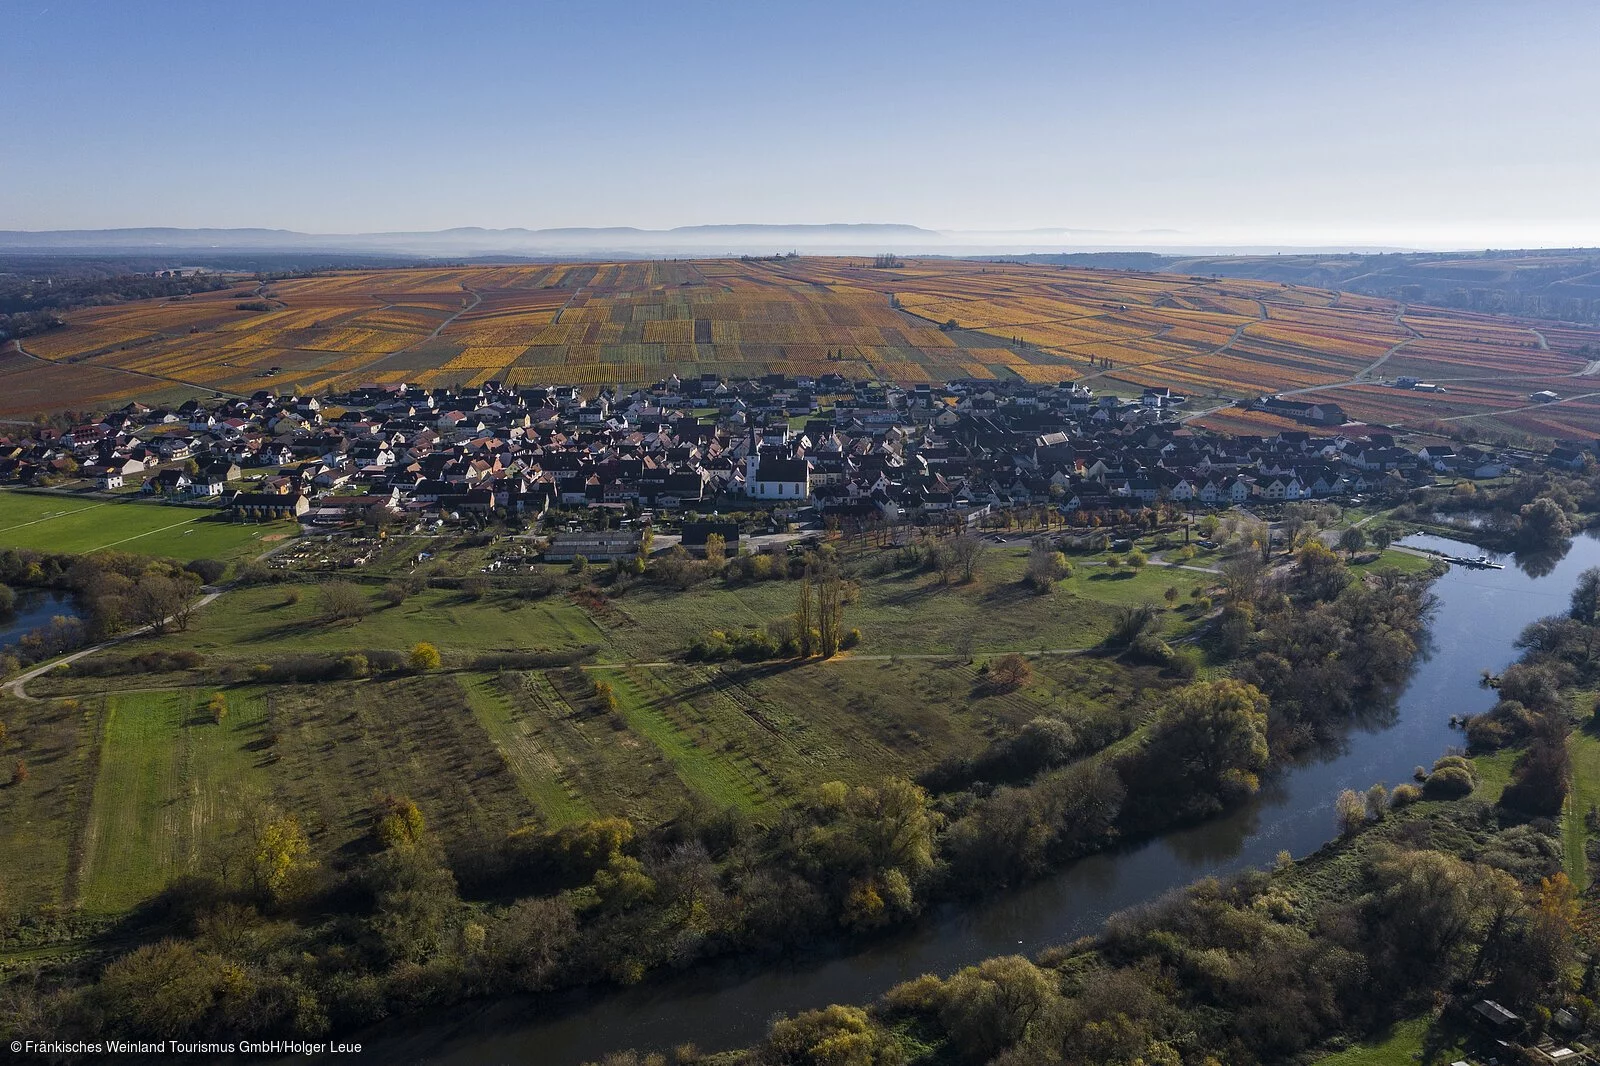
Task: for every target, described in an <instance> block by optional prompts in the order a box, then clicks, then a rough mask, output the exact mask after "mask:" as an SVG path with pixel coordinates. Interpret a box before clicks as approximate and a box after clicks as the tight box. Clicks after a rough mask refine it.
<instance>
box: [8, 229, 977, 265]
mask: <svg viewBox="0 0 1600 1066" xmlns="http://www.w3.org/2000/svg"><path fill="white" fill-rule="evenodd" d="M934 247H940V248H948V249H955V248H957V247H959V245H957V244H956V243H954V242H952V241H951V240H950V239H949V238H947V237H945V236H944V235H943V234H940V233H937V232H935V231H933V230H926V229H921V228H919V227H917V226H903V225H879V224H843V223H841V224H830V225H795V226H788V225H717V226H680V227H678V228H676V229H668V230H645V229H634V228H632V227H627V226H616V227H604V228H563V229H538V230H531V229H480V228H477V227H461V228H457V229H447V230H435V231H430V232H399V233H297V232H295V231H293V230H275V229H176V228H165V227H157V228H147V229H105V230H39V231H29V230H0V253H12V254H24V253H26V254H48V253H56V254H108V253H121V254H155V253H162V252H165V253H173V252H182V251H193V252H206V253H211V254H217V253H224V252H262V251H273V252H341V253H358V254H359V253H379V254H388V255H409V256H491V255H507V256H519V257H521V256H551V255H562V256H597V255H605V256H622V257H642V256H663V255H679V254H681V255H747V254H749V255H773V254H776V253H780V252H788V251H800V252H813V253H832V254H843V255H871V254H875V253H879V252H905V251H909V250H912V249H926V248H934Z"/></svg>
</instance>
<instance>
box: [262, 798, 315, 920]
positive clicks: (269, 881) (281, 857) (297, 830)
mask: <svg viewBox="0 0 1600 1066" xmlns="http://www.w3.org/2000/svg"><path fill="white" fill-rule="evenodd" d="M246 832H247V833H248V841H249V852H248V856H247V857H248V864H247V866H246V871H245V872H246V876H247V877H248V879H249V882H250V887H251V889H253V890H254V891H255V892H257V893H260V894H261V895H263V896H265V897H267V898H268V899H272V900H276V899H279V898H282V897H283V896H284V895H286V894H287V893H288V891H289V890H290V888H291V887H292V885H293V883H294V880H295V878H296V877H297V876H298V875H300V874H302V873H304V872H305V871H307V870H309V869H311V868H312V867H313V866H314V865H315V863H314V862H313V860H312V859H311V842H310V840H308V839H307V837H306V833H305V830H304V829H302V828H301V827H300V819H298V818H296V817H295V816H294V815H293V814H282V813H279V812H275V811H267V812H264V813H262V814H261V815H259V816H257V817H256V818H254V819H253V820H252V824H247V826H246Z"/></svg>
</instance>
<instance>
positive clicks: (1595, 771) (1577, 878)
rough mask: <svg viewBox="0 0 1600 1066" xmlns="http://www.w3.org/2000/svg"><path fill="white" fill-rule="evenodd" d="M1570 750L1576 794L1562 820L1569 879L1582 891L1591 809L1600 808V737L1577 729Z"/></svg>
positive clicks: (1586, 871)
mask: <svg viewBox="0 0 1600 1066" xmlns="http://www.w3.org/2000/svg"><path fill="white" fill-rule="evenodd" d="M1567 750H1568V751H1569V752H1570V753H1571V755H1572V791H1571V792H1570V793H1569V794H1568V796H1567V809H1566V813H1565V815H1564V816H1563V818H1562V820H1561V839H1562V844H1563V845H1564V847H1563V858H1564V860H1565V862H1566V866H1567V877H1568V878H1570V879H1571V880H1572V883H1573V884H1574V885H1576V886H1577V887H1578V891H1579V892H1582V891H1583V890H1584V889H1586V888H1588V887H1589V860H1588V857H1587V851H1586V848H1587V845H1588V843H1589V827H1588V824H1587V822H1588V814H1589V811H1590V809H1591V808H1594V807H1600V736H1597V735H1596V733H1595V731H1594V730H1593V728H1592V727H1590V726H1588V725H1585V726H1584V727H1581V728H1578V729H1574V730H1573V731H1572V733H1571V735H1570V736H1568V738H1567Z"/></svg>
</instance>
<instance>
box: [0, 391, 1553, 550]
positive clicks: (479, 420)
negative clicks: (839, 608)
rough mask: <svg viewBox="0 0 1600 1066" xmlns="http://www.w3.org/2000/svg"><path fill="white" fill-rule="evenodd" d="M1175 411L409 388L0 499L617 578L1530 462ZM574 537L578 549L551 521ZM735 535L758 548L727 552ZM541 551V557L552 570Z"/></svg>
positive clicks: (131, 417)
mask: <svg viewBox="0 0 1600 1066" xmlns="http://www.w3.org/2000/svg"><path fill="white" fill-rule="evenodd" d="M1185 405H1186V398H1185V397H1183V396H1179V395H1175V394H1173V393H1172V392H1171V391H1170V390H1168V389H1147V390H1145V392H1144V393H1143V395H1141V396H1138V397H1118V396H1113V395H1108V394H1101V395H1096V394H1095V393H1094V392H1093V391H1091V390H1090V389H1088V388H1085V387H1084V386H1082V385H1078V384H1072V383H1062V384H1059V385H1037V384H1029V383H1025V382H1020V381H1017V382H996V381H976V380H958V381H951V382H948V383H945V384H943V385H926V384H923V385H916V386H913V387H909V388H902V387H899V386H896V385H893V384H887V383H883V382H879V381H856V382H852V381H847V380H845V379H844V378H842V377H840V376H838V375H823V376H821V377H819V378H810V377H785V376H783V375H769V376H766V377H763V378H760V379H746V380H725V379H723V378H722V377H720V376H718V375H715V374H706V375H703V376H701V377H699V378H691V379H688V380H681V379H679V378H678V377H676V376H673V377H668V378H667V379H665V380H664V381H661V382H658V383H657V384H655V385H654V386H652V387H649V388H641V389H637V390H635V391H632V392H625V393H624V392H620V391H613V390H611V389H601V390H599V391H598V392H597V393H595V394H592V395H587V396H586V395H585V394H584V392H583V391H582V390H580V389H579V388H577V387H575V386H570V385H561V386H543V387H526V386H525V387H516V386H510V385H503V384H501V383H498V382H493V381H491V382H488V383H486V384H484V385H482V386H473V387H456V388H433V389H426V388H422V387H419V386H415V385H406V384H392V385H368V386H363V387H360V388H356V389H353V390H351V391H348V392H343V393H339V394H335V395H329V396H324V397H317V396H311V395H278V394H276V393H274V392H272V391H270V390H261V391H258V392H256V393H255V394H254V395H253V396H251V397H249V398H248V399H243V398H239V399H230V398H226V397H214V398H212V399H211V400H209V401H205V402H202V401H199V400H190V401H188V402H185V403H183V404H182V405H180V406H177V407H173V408H162V407H151V406H147V405H145V404H141V403H131V404H128V405H127V406H125V407H123V408H122V409H120V410H117V411H115V412H112V413H111V414H109V415H107V416H106V417H104V418H103V419H101V420H99V421H96V422H91V423H87V424H82V425H75V426H71V427H70V428H59V427H56V428H52V427H48V426H45V425H43V424H40V425H37V426H35V427H34V428H33V429H32V430H31V432H29V433H27V434H25V435H18V436H14V437H12V438H10V439H7V440H5V441H4V443H3V447H0V481H3V482H5V483H9V484H15V485H21V486H51V485H53V486H57V487H61V488H77V489H79V490H80V491H85V492H98V493H102V494H117V495H127V496H133V495H142V496H145V497H154V498H158V499H164V500H167V501H172V502H184V503H190V504H194V505H198V506H207V507H214V508H217V509H220V510H221V511H223V512H225V513H226V514H227V515H228V516H229V517H230V518H231V519H233V520H237V521H248V522H258V521H273V520H284V519H294V520H297V521H298V522H299V523H300V525H301V526H302V528H303V529H305V530H306V531H308V532H318V533H333V532H337V531H340V530H363V529H364V530H367V531H374V530H380V529H383V528H386V527H388V526H389V525H391V524H395V523H400V522H409V523H412V524H413V525H418V526H420V525H421V524H424V523H432V524H435V525H438V526H443V525H445V524H452V523H462V524H467V525H469V526H470V525H473V524H477V525H482V524H483V523H484V522H486V521H487V520H489V519H490V518H491V517H500V518H503V519H506V520H508V521H511V522H513V523H515V524H516V525H517V526H518V527H519V528H526V527H527V526H529V525H530V524H532V525H534V526H535V527H537V526H538V525H539V523H541V521H542V520H545V519H546V518H547V516H550V515H551V514H552V513H561V514H563V515H564V516H566V517H565V519H564V521H565V522H566V526H567V531H568V532H569V533H572V534H573V535H575V536H577V535H579V534H580V532H581V536H582V538H587V539H583V540H582V543H581V545H579V547H573V546H572V545H570V544H569V545H568V546H567V550H566V557H571V556H572V555H573V554H576V553H578V552H579V551H580V550H582V552H583V554H585V555H587V556H588V557H589V558H596V557H599V558H616V557H619V556H624V555H628V554H631V553H632V552H633V551H635V550H636V549H637V544H638V538H637V535H636V534H635V535H634V536H633V537H631V538H630V537H629V536H628V535H620V536H617V537H612V538H609V539H608V538H604V537H599V538H597V537H596V536H595V534H594V530H596V529H598V530H606V529H613V528H623V527H628V528H633V529H637V528H639V526H640V525H642V524H648V523H650V522H651V521H655V522H656V523H657V524H661V523H662V522H664V521H666V522H669V523H670V519H671V517H672V516H684V515H694V516H700V515H709V514H713V513H726V512H730V511H732V512H752V511H761V512H765V513H767V514H769V516H770V526H771V528H770V530H769V532H770V531H776V530H777V529H778V528H779V527H780V525H786V524H790V523H794V522H806V523H810V524H812V525H814V526H816V527H819V528H820V527H821V526H822V525H827V526H828V527H829V528H834V529H840V528H843V529H846V530H852V529H854V530H860V529H863V528H867V527H872V526H879V525H882V524H890V525H897V524H903V523H913V524H922V525H929V524H936V525H943V526H949V527H954V526H956V525H957V524H958V523H965V524H966V525H968V526H975V525H978V524H980V523H982V522H984V521H985V520H986V519H991V518H992V517H993V516H997V515H1001V514H1004V513H1007V512H1012V511H1015V510H1017V509H1023V508H1035V509H1044V510H1046V511H1048V512H1049V513H1050V514H1051V515H1052V516H1054V517H1056V518H1057V519H1058V520H1060V521H1062V522H1063V523H1065V524H1095V525H1098V524H1100V520H1099V516H1101V515H1106V514H1109V513H1117V512H1120V513H1127V512H1129V511H1138V510H1140V509H1142V508H1147V507H1154V506H1156V505H1158V504H1165V505H1170V506H1172V507H1177V508H1183V509H1188V510H1191V511H1192V510H1196V509H1199V508H1222V507H1229V506H1263V505H1270V504H1280V503H1284V502H1290V501H1299V500H1320V499H1336V500H1346V501H1348V500H1349V499H1351V498H1360V497H1363V496H1393V495H1395V494H1397V493H1402V492H1405V491H1407V490H1409V489H1411V488H1414V487H1417V486H1424V485H1431V484H1434V483H1435V480H1436V479H1437V478H1440V477H1445V478H1451V479H1457V478H1459V479H1488V478H1496V477H1501V476H1504V475H1506V474H1508V473H1510V472H1513V471H1514V470H1515V469H1516V468H1517V467H1518V465H1519V464H1524V465H1525V464H1527V463H1529V462H1532V461H1543V462H1548V463H1549V464H1550V465H1552V466H1560V467H1567V468H1572V469H1577V468H1580V467H1581V466H1582V465H1583V462H1584V452H1583V451H1582V450H1579V449H1577V448H1573V447H1564V448H1556V449H1554V450H1553V451H1551V452H1550V453H1548V454H1545V455H1539V454H1534V453H1528V452H1515V451H1512V450H1510V449H1505V448H1501V449H1492V448H1483V447H1474V446H1469V445H1467V444H1465V443H1459V444H1449V443H1440V442H1439V441H1438V440H1437V439H1432V438H1430V442H1429V443H1425V444H1422V445H1420V446H1416V445H1415V444H1412V445H1411V446H1408V445H1407V443H1406V441H1407V439H1408V438H1406V437H1404V436H1403V435H1401V434H1399V433H1397V432H1395V431H1391V429H1390V428H1389V427H1384V426H1370V425H1360V424H1353V423H1347V422H1345V421H1344V417H1343V413H1342V412H1340V411H1338V410H1337V408H1336V407H1335V406H1334V405H1326V404H1325V405H1318V404H1311V403H1306V402H1296V401H1292V400H1283V399H1276V398H1272V397H1267V398H1263V399H1262V400H1260V401H1256V403H1255V404H1254V406H1256V407H1258V408H1260V409H1264V410H1270V411H1274V412H1276V413H1279V414H1281V415H1284V416H1286V417H1289V418H1294V419H1295V420H1297V421H1298V422H1301V423H1304V424H1305V425H1306V426H1307V428H1305V429H1294V430H1283V431H1280V432H1278V433H1276V434H1275V435H1272V436H1265V435H1258V436H1234V437H1229V436H1224V435H1221V434H1217V433H1212V432H1209V431H1206V430H1203V429H1200V428H1197V427H1193V426H1190V425H1188V424H1186V423H1185V421H1184V417H1183V415H1184V412H1185V409H1186V408H1185ZM574 516H577V517H579V518H581V519H582V520H583V521H582V522H581V526H582V529H581V531H580V528H579V525H574V524H573V517H574ZM745 532H748V533H758V532H761V531H760V530H755V529H749V530H745ZM560 548H561V545H560V543H559V541H558V543H556V544H553V545H552V546H551V550H552V559H556V558H559V557H560V556H559V555H558V554H556V553H558V552H559V551H560Z"/></svg>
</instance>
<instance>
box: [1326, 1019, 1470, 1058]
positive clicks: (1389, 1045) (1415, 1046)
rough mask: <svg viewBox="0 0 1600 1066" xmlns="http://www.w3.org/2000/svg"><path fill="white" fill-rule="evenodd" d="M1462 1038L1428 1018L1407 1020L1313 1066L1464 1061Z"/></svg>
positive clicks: (1328, 1056) (1327, 1056)
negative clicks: (1380, 1034)
mask: <svg viewBox="0 0 1600 1066" xmlns="http://www.w3.org/2000/svg"><path fill="white" fill-rule="evenodd" d="M1464 1046H1465V1045H1464V1041H1463V1039H1462V1034H1460V1033H1458V1032H1456V1031H1454V1030H1453V1029H1449V1028H1446V1027H1442V1026H1441V1025H1440V1024H1439V1023H1438V1022H1436V1021H1435V1020H1434V1019H1433V1018H1430V1017H1422V1018H1408V1019H1406V1020H1405V1021H1403V1022H1397V1023H1395V1024H1394V1025H1392V1026H1390V1027H1389V1030H1388V1032H1386V1033H1384V1034H1383V1035H1382V1036H1379V1037H1376V1038H1374V1039H1372V1040H1370V1041H1365V1042H1363V1043H1360V1044H1357V1045H1355V1046H1354V1047H1351V1048H1347V1049H1346V1050H1344V1051H1340V1052H1337V1053H1336V1054H1333V1055H1325V1056H1323V1057H1322V1058H1320V1059H1318V1060H1317V1061H1316V1066H1418V1064H1421V1066H1433V1064H1436V1063H1448V1062H1455V1061H1457V1060H1459V1059H1461V1058H1463V1057H1465V1055H1466V1052H1465V1050H1464Z"/></svg>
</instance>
